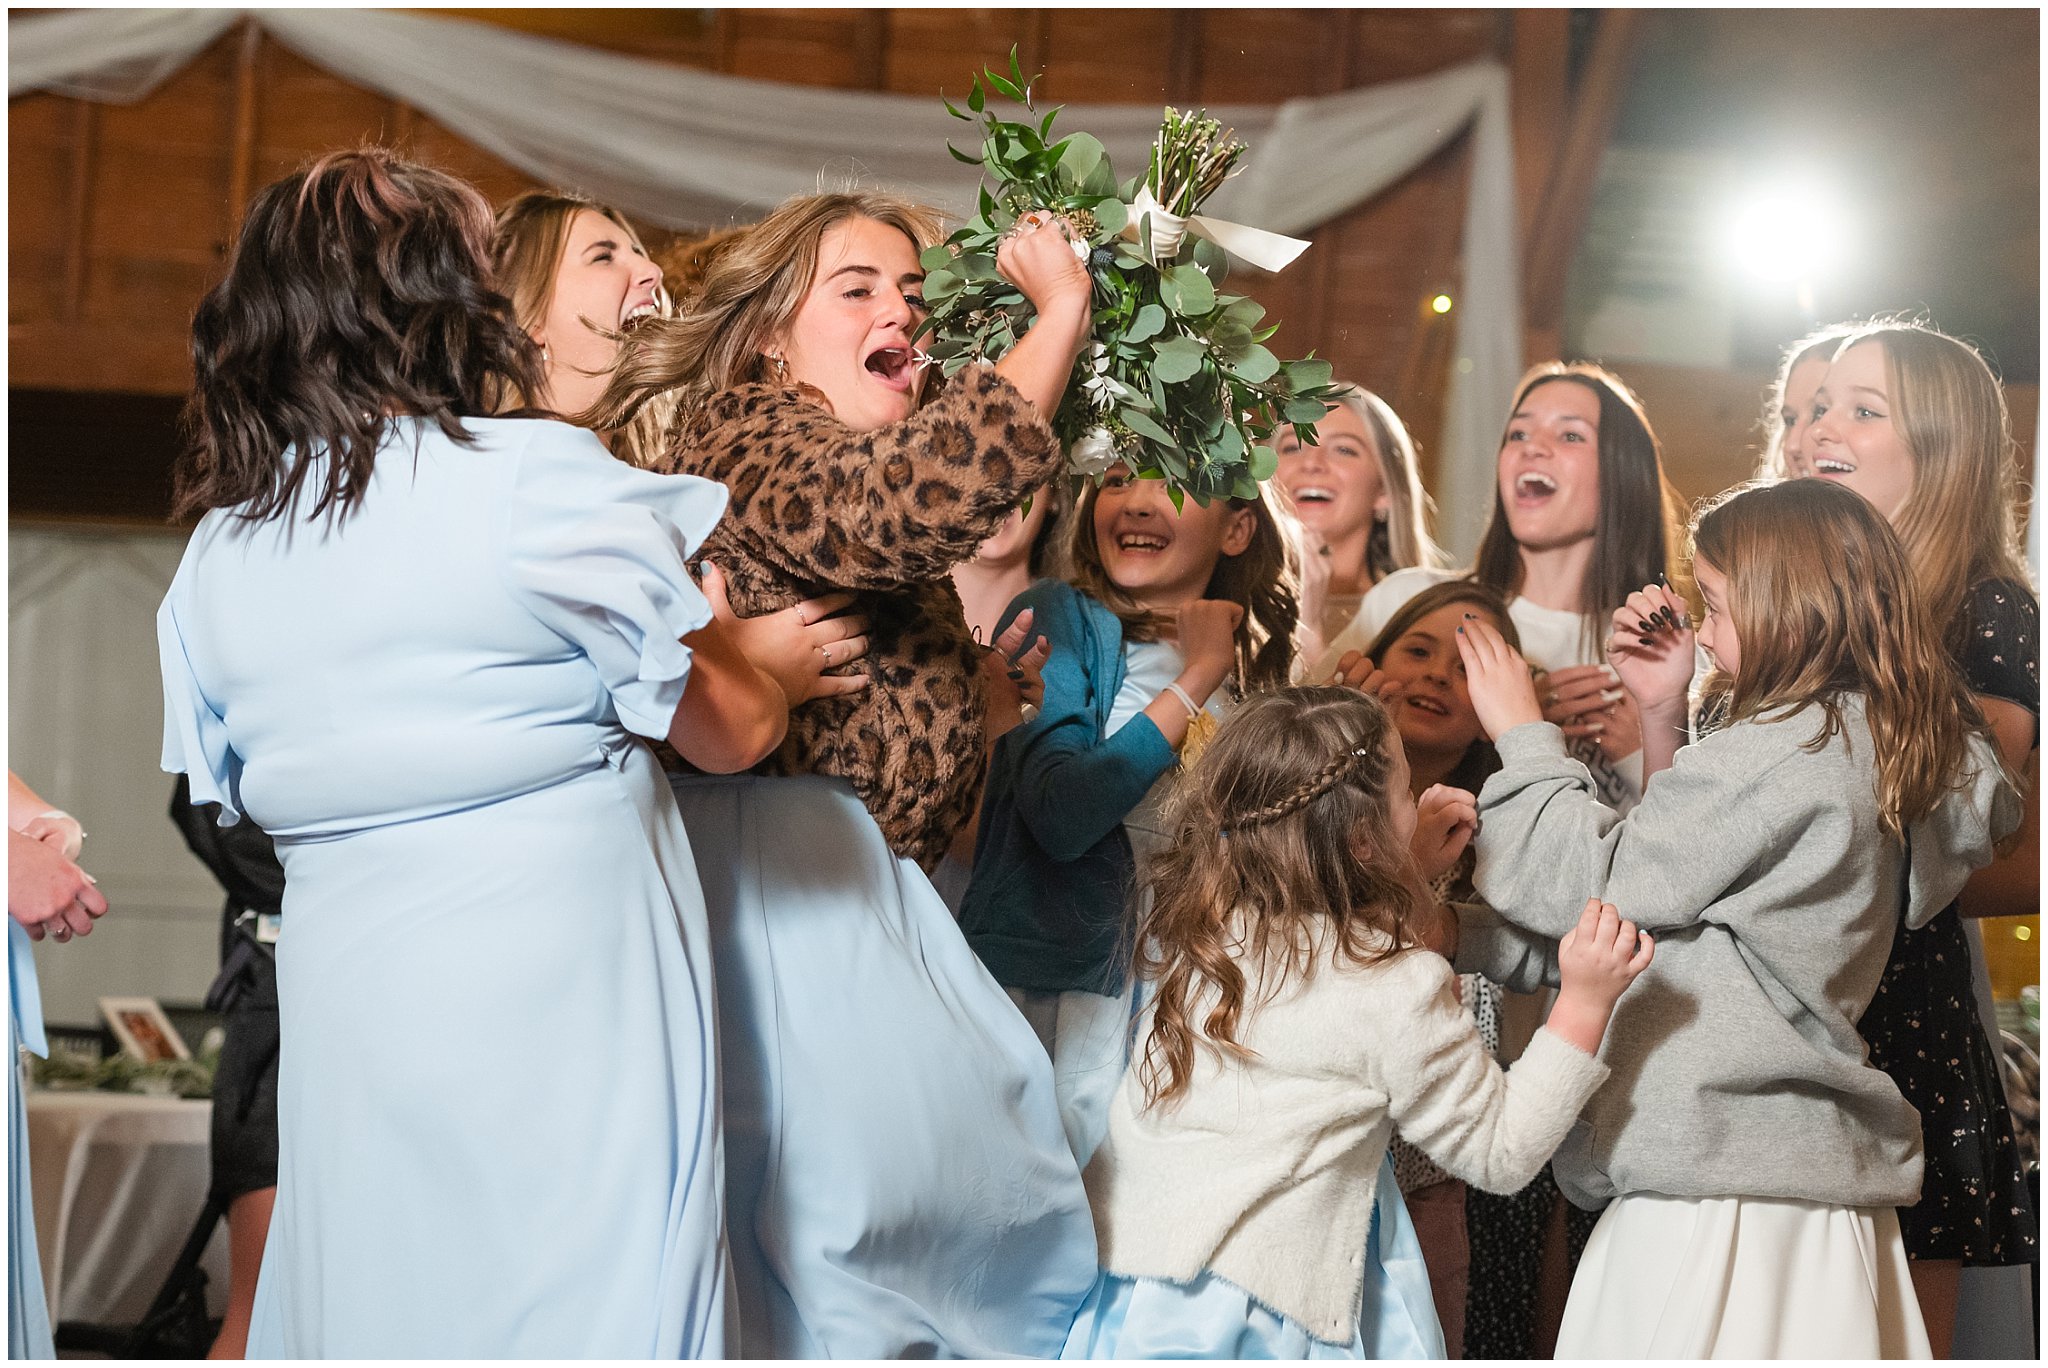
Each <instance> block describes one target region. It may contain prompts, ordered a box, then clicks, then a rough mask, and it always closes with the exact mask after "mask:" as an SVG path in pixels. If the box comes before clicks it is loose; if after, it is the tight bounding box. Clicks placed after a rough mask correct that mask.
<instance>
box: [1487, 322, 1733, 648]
mask: <svg viewBox="0 0 2048 1368" xmlns="http://www.w3.org/2000/svg"><path fill="white" fill-rule="evenodd" d="M1557 384H1570V385H1580V386H1583V387H1584V388H1586V389H1588V390H1591V391H1592V392H1593V395H1594V397H1595V398H1597V399H1598V400H1599V401H1600V442H1599V452H1598V456H1599V471H1600V511H1599V512H1598V514H1596V515H1595V517H1594V521H1593V563H1592V566H1591V567H1590V568H1589V569H1588V570H1587V572H1586V583H1585V586H1584V588H1583V590H1582V593H1581V598H1580V601H1579V612H1581V613H1583V614H1585V615H1586V640H1587V641H1588V642H1589V643H1592V644H1598V643H1599V642H1604V641H1605V640H1606V639H1607V620H1608V617H1609V616H1610V615H1611V614H1612V613H1613V612H1614V610H1615V609H1617V608H1619V607H1620V606H1621V605H1622V603H1623V602H1624V601H1625V600H1626V599H1627V598H1628V596H1629V595H1630V594H1632V593H1634V592H1635V591H1636V590H1638V589H1640V588H1642V587H1643V586H1644V585H1646V584H1651V583H1654V582H1655V581H1656V578H1657V576H1659V575H1661V574H1669V575H1670V577H1671V580H1672V582H1673V583H1674V584H1676V585H1678V587H1679V590H1680V592H1681V593H1683V594H1685V595H1686V597H1688V598H1691V597H1693V595H1692V594H1691V592H1690V589H1691V585H1690V582H1689V581H1688V580H1686V578H1685V575H1684V567H1683V566H1682V565H1681V564H1679V563H1677V562H1676V561H1674V560H1673V559H1672V553H1673V552H1674V551H1676V550H1677V549H1678V543H1679V531H1680V529H1681V528H1683V527H1684V526H1685V519H1684V517H1683V516H1682V513H1681V509H1682V507H1683V505H1682V504H1681V503H1680V501H1679V498H1678V493H1677V491H1676V490H1674V489H1673V488H1672V487H1671V482H1670V481H1669V480H1667V479H1665V478H1664V450H1663V448H1662V447H1661V446H1660V445H1658V442H1657V434H1656V432H1655V431H1654V430H1653V429H1652V428H1651V427H1650V420H1649V418H1648V416H1647V415H1645V414H1644V412H1643V405H1642V401H1641V400H1640V399H1637V398H1636V396H1635V391H1633V390H1631V389H1630V388H1629V387H1628V386H1627V385H1626V384H1623V383H1622V380H1621V377H1620V376H1618V375H1615V374H1614V373H1613V372H1612V371H1609V370H1607V369H1606V368H1604V367H1601V366H1596V365H1593V364H1591V363H1590V362H1585V361H1574V362H1572V363H1570V364H1569V365H1567V364H1566V363H1564V362H1562V361H1547V362H1545V363H1544V364H1542V365H1540V366H1536V367H1534V368H1532V369H1531V370H1530V371H1529V373H1528V374H1527V375H1524V376H1523V377H1522V383H1521V385H1520V386H1518V387H1517V388H1516V390H1515V402H1514V404H1513V405H1512V406H1511V407H1510V408H1509V409H1508V414H1509V418H1508V426H1512V425H1513V423H1514V417H1513V415H1514V414H1516V413H1519V412H1520V411H1521V408H1522V404H1523V402H1524V401H1525V400H1527V399H1528V397H1529V395H1530V394H1531V393H1533V392H1534V391H1535V390H1537V389H1539V388H1541V387H1542V386H1544V385H1557ZM1501 444H1502V445H1505V444H1506V428H1505V427H1504V428H1503V429H1502V443H1501ZM1496 450H1498V448H1496ZM1472 578H1473V579H1475V580H1478V581H1479V582H1480V583H1481V584H1484V585H1486V586H1487V587H1488V588H1489V589H1495V590H1498V591H1499V592H1500V593H1501V594H1502V595H1503V596H1504V597H1507V598H1513V597H1514V596H1515V595H1516V594H1517V593H1519V592H1520V591H1521V588H1522V551H1521V547H1520V545H1519V544H1517V543H1516V541H1515V534H1514V533H1513V532H1512V531H1511V530H1510V529H1509V527H1508V510H1507V506H1506V504H1504V503H1503V502H1502V501H1501V495H1500V480H1499V478H1498V476H1497V475H1496V478H1495V479H1494V482H1493V517H1492V518H1491V519H1490V520H1489V521H1488V522H1487V524H1486V535H1485V536H1483V537H1482V538H1480V541H1479V554H1478V555H1477V556H1475V557H1474V558H1473V562H1472Z"/></svg>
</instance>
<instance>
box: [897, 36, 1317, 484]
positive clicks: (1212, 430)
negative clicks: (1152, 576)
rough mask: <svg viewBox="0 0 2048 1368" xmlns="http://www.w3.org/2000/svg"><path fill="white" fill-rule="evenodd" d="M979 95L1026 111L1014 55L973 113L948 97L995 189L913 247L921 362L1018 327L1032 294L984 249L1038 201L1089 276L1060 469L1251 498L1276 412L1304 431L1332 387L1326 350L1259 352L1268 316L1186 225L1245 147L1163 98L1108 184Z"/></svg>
mask: <svg viewBox="0 0 2048 1368" xmlns="http://www.w3.org/2000/svg"><path fill="white" fill-rule="evenodd" d="M984 82H985V83H986V89H984ZM989 92H993V93H995V94H997V95H1002V96H1005V97H1007V98H1009V99H1011V100H1014V101H1016V102H1017V103H1018V104H1021V105H1022V106H1024V109H1025V111H1026V113H1027V115H1030V114H1035V113H1036V111H1035V110H1033V109H1032V104H1031V91H1030V87H1029V85H1028V84H1027V83H1026V82H1025V80H1024V77H1023V73H1022V71H1021V70H1020V69H1019V68H1018V65H1017V55H1016V53H1015V52H1014V51H1013V52H1012V53H1011V54H1010V71H1009V75H1008V76H1007V77H1005V76H1003V75H1001V74H999V73H997V72H995V71H984V72H983V73H982V74H981V76H979V77H976V78H975V80H974V82H973V85H972V87H971V88H970V91H969V94H968V97H967V109H968V110H969V111H971V113H970V112H962V111H961V110H959V109H957V108H955V107H954V106H953V105H952V103H951V102H948V103H947V105H946V109H947V111H948V112H949V113H951V114H952V115H953V116H954V117H956V118H959V119H962V120H966V121H967V122H970V123H971V122H973V121H974V115H981V116H982V123H983V128H984V135H983V139H982V145H981V154H980V156H979V157H975V156H970V155H969V154H967V153H965V152H962V151H960V150H959V149H957V148H952V147H949V148H948V149H947V150H948V151H950V152H952V154H953V155H954V157H956V158H958V159H959V160H960V161H963V162H966V163H968V164H970V165H979V166H981V167H982V168H983V169H984V171H985V172H986V174H987V177H988V179H989V180H991V181H993V182H994V188H993V189H990V188H989V187H988V186H986V185H984V186H983V188H982V190H981V193H980V199H979V204H978V212H977V213H976V214H975V216H974V217H973V218H972V219H970V220H968V222H967V223H966V224H965V225H963V226H962V227H961V228H960V230H959V231H958V232H956V233H954V234H953V235H952V236H951V237H950V238H948V239H947V240H946V241H945V242H944V243H942V244H940V245H938V246H936V247H933V248H931V249H930V250H928V251H927V252H925V254H924V258H923V262H922V264H923V266H924V268H925V272H926V275H925V282H924V294H925V299H926V301H927V303H929V305H930V306H931V316H930V317H929V318H928V319H927V320H926V321H925V324H924V326H923V328H922V329H920V335H924V334H929V335H930V338H931V341H930V343H929V344H928V350H929V351H930V353H931V356H932V359H933V361H934V362H935V363H937V364H938V365H939V366H940V367H941V368H942V369H943V370H944V372H945V373H946V374H947V375H951V374H953V373H954V372H955V371H957V370H959V369H960V368H961V367H962V366H965V365H967V364H968V363H969V362H971V361H979V360H989V361H992V360H995V359H996V358H998V357H1000V356H1001V355H1002V354H1003V353H1004V352H1006V351H1008V350H1009V348H1010V347H1011V346H1012V345H1013V344H1014V343H1015V342H1016V340H1017V338H1018V336H1019V335H1021V334H1022V333H1023V332H1024V330H1025V329H1026V328H1027V327H1028V326H1029V323H1030V319H1031V305H1030V304H1029V303H1028V302H1027V301H1026V300H1025V298H1024V296H1023V294H1022V293H1021V292H1020V291H1018V290H1017V289H1016V288H1015V287H1013V286H1012V285H1010V284H1009V282H1007V281H1005V280H1004V279H1003V278H1002V277H1001V276H1000V275H998V274H997V273H996V247H997V245H998V244H999V243H1000V242H1001V240H1002V238H1003V236H1004V234H1005V233H1007V232H1009V231H1010V229H1011V227H1012V225H1014V224H1015V223H1016V221H1017V220H1018V219H1019V218H1020V217H1022V216H1023V215H1025V214H1027V213H1030V212H1031V211H1033V210H1049V211H1051V212H1052V213H1054V214H1057V215H1059V216H1060V217H1061V218H1062V219H1064V220H1065V221H1066V225H1067V229H1068V232H1069V234H1070V235H1071V236H1072V237H1073V238H1074V240H1075V243H1076V248H1077V251H1080V252H1084V253H1085V254H1086V255H1085V259H1086V261H1087V265H1088V271H1089V274H1090V276H1091V277H1093V280H1094V305H1095V326H1094V333H1093V340H1092V341H1091V343H1090V345H1089V346H1088V347H1086V348H1085V349H1083V351H1082V353H1081V357H1080V359H1079V361H1078V362H1077V363H1076V365H1075V382H1074V383H1073V384H1071V385H1070V386H1069V387H1068V390H1067V396H1066V399H1065V401H1064V402H1063V403H1062V404H1061V405H1060V411H1059V413H1058V414H1057V415H1056V416H1055V417H1054V419H1053V430H1054V432H1055V433H1057V434H1058V436H1059V438H1060V440H1061V441H1062V442H1064V443H1065V444H1066V447H1067V458H1068V463H1069V465H1070V466H1071V467H1072V468H1073V469H1074V470H1075V471H1076V472H1078V473H1080V474H1083V475H1087V476H1090V477H1094V478H1100V476H1101V475H1102V473H1103V472H1104V471H1106V470H1107V469H1108V468H1109V467H1110V466H1111V465H1113V464H1115V463H1116V462H1118V461H1123V462H1126V463H1128V464H1129V465H1130V466H1131V467H1132V469H1133V470H1135V471H1136V472H1137V473H1139V474H1141V475H1157V476H1163V477H1164V478H1165V479H1166V480H1167V482H1168V484H1169V485H1170V486H1171V488H1172V489H1173V490H1174V491H1175V495H1176V498H1178V497H1179V495H1180V494H1181V493H1182V492H1185V493H1187V494H1192V495H1193V496H1194V497H1195V498H1196V500H1197V501H1199V502H1202V503H1207V502H1208V501H1209V500H1211V499H1215V498H1224V497H1235V498H1248V497H1251V496H1252V495H1253V494H1255V493H1257V490H1258V482H1259V481H1261V480H1264V479H1267V478H1269V477H1270V476H1271V475H1272V474H1273V470H1274V467H1275V465H1276V464H1277V462H1276V459H1275V457H1274V455H1273V451H1272V449H1271V448H1270V447H1268V446H1266V445H1265V443H1266V441H1267V440H1268V439H1269V438H1270V437H1271V435H1272V433H1273V432H1274V430H1275V429H1276V428H1277V427H1278V426H1279V425H1280V424H1281V423H1283V422H1284V423H1291V424H1294V425H1295V426H1296V428H1297V430H1298V431H1300V432H1301V435H1302V439H1303V440H1304V441H1310V442H1313V441H1314V440H1315V433H1314V425H1315V423H1316V422H1317V421H1319V420H1320V419H1321V418H1322V416H1323V413H1324V410H1325V408H1326V407H1327V404H1328V402H1329V399H1330V395H1331V387H1330V365H1329V363H1328V362H1327V361H1318V360H1315V359H1313V357H1311V358H1310V359H1307V360H1302V361H1282V360H1281V359H1280V358H1279V357H1277V356H1276V355H1274V353H1273V352H1272V351H1271V350H1269V349H1268V348H1267V347H1266V346H1265V343H1266V342H1267V340H1268V339H1270V338H1271V337H1272V335H1273V332H1274V327H1273V326H1272V325H1265V326H1262V323H1263V320H1264V317H1265V310H1264V309H1263V308H1261V307H1260V306H1259V305H1258V304H1257V303H1255V302H1254V301H1252V300H1250V299H1247V298H1245V297H1244V296H1242V295H1232V294H1224V293H1219V291H1218V290H1217V286H1218V285H1219V284H1220V283H1221V282H1222V281H1223V280H1224V279H1225V278H1226V276H1227V274H1228V272H1229V261H1228V258H1227V257H1226V255H1225V253H1224V251H1223V249H1222V248H1221V247H1219V246H1217V245H1216V244H1215V243H1214V242H1212V241H1210V240H1209V239H1208V238H1206V237H1204V236H1201V235H1200V228H1199V226H1198V227H1197V229H1196V231H1194V232H1186V231H1185V230H1186V229H1187V228H1188V221H1189V220H1190V219H1191V218H1192V216H1194V215H1195V214H1196V213H1197V212H1198V211H1199V210H1200V208H1201V205H1202V202H1203V201H1204V200H1205V199H1207V198H1208V196H1209V195H1210V194H1212V193H1214V191H1215V190H1216V188H1217V187H1218V186H1219V185H1221V184H1222V183H1223V181H1224V179H1225V178H1227V177H1228V176H1229V175H1230V174H1231V172H1232V171H1233V170H1234V169H1235V167H1236V164H1237V161H1238V159H1239V157H1240V156H1241V155H1242V154H1243V151H1244V146H1243V144H1241V143H1238V142H1235V141H1234V140H1233V139H1231V138H1230V136H1229V134H1228V133H1226V132H1225V131H1223V130H1222V129H1221V127H1220V126H1219V125H1218V124H1217V122H1216V121H1215V120H1214V119H1211V118H1209V117H1207V116H1206V115H1205V114H1202V113H1199V112H1198V113H1195V114H1182V113H1180V112H1178V111H1176V110H1173V109H1168V110H1167V111H1166V117H1165V121H1164V123H1163V124H1162V126H1161V128H1160V132H1159V137H1158V140H1157V141H1156V142H1155V144H1154V146H1153V150H1152V158H1151V165H1150V167H1149V168H1148V173H1147V175H1146V176H1145V177H1144V178H1143V179H1142V180H1141V179H1138V178H1133V179H1131V180H1128V181H1123V182H1119V181H1118V180H1117V179H1116V173H1115V171H1114V170H1113V169H1112V168H1111V166H1110V163H1109V157H1108V155H1107V154H1106V153H1105V152H1104V150H1103V147H1102V144H1101V142H1100V141H1098V140H1097V139H1096V138H1094V137H1092V136H1090V135H1089V134H1087V133H1073V134H1069V135H1068V136H1066V137H1064V138H1061V139H1060V140H1058V141H1057V142H1048V141H1047V139H1048V138H1050V137H1051V135H1052V123H1053V118H1054V116H1055V115H1056V114H1057V113H1058V110H1056V109H1055V110H1049V111H1047V112H1046V114H1045V116H1044V117H1043V118H1042V119H1040V120H1038V121H1037V122H1036V123H1032V122H1024V123H1013V122H1010V121H1008V120H1005V119H1001V118H999V117H997V116H996V115H995V114H994V113H993V112H990V111H988V110H987V107H986V106H987V99H988V93H989Z"/></svg>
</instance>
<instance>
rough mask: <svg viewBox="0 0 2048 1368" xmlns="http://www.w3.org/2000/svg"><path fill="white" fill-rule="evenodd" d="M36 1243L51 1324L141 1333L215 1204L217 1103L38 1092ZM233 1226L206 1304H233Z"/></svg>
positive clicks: (215, 1248) (211, 1250)
mask: <svg viewBox="0 0 2048 1368" xmlns="http://www.w3.org/2000/svg"><path fill="white" fill-rule="evenodd" d="M27 1103H28V1147H29V1165H30V1169H31V1174H30V1176H31V1180H32V1183H33V1186H34V1200H35V1217H36V1243H37V1247H38V1252H39V1253H40V1254H41V1255H42V1265H43V1288H44V1290H45V1291H46V1292H47V1293H48V1295H49V1299H50V1320H51V1323H52V1324H55V1323H58V1322H61V1321H87V1322H92V1323H95V1324H101V1325H133V1324H135V1323H136V1322H137V1321H139V1320H141V1319H142V1317H143V1314H144V1313H145V1312H147V1311H148V1309H149V1303H150V1301H151V1299H153V1298H154V1297H155V1296H156V1293H157V1290H158V1289H159V1288H161V1287H162V1286H163V1281H164V1277H165V1275H166V1274H168V1273H169V1272H170V1270H171V1265H172V1263H173V1262H175V1261H176V1259H177V1257H178V1251H179V1250H180V1249H182V1248H183V1247H184V1244H185V1240H186V1237H187V1236H189V1235H190V1234H191V1233H192V1227H193V1225H194V1223H196V1222H197V1221H198V1219H199V1213H200V1211H201V1209H202V1208H203V1207H204V1206H205V1205H206V1190H207V1187H208V1185H209V1181H210V1172H209V1169H208V1165H207V1128H208V1125H209V1123H210V1122H211V1119H212V1116H213V1104H212V1103H210V1102H204V1101H187V1100H185V1099H183V1098H178V1097H146V1096H142V1095H140V1094H134V1093H109V1092H97V1091H95V1092H63V1091H47V1090H42V1091H35V1092H31V1093H29V1094H28V1097H27ZM227 1249H228V1241H227V1223H226V1222H225V1221H223V1222H221V1224H220V1225H219V1226H218V1227H217V1228H216V1229H215V1231H214V1237H213V1241H212V1243H211V1244H209V1245H208V1246H207V1251H206V1258H205V1260H204V1262H203V1263H202V1265H201V1266H202V1267H204V1268H205V1270H206V1274H207V1279H208V1286H207V1304H208V1306H209V1308H210V1309H211V1311H212V1312H213V1314H215V1315H218V1314H219V1313H220V1311H221V1309H222V1308H223V1306H224V1305H225V1304H226V1300H227V1281H228V1257H227Z"/></svg>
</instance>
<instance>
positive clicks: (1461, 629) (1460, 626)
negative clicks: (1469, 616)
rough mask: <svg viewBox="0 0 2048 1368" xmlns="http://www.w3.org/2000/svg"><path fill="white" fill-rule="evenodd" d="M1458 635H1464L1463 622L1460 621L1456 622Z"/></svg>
mask: <svg viewBox="0 0 2048 1368" xmlns="http://www.w3.org/2000/svg"><path fill="white" fill-rule="evenodd" d="M1458 635H1459V636H1463V635H1465V624H1464V623H1462V622H1461V623H1459V624H1458Z"/></svg>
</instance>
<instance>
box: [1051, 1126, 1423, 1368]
mask: <svg viewBox="0 0 2048 1368" xmlns="http://www.w3.org/2000/svg"><path fill="white" fill-rule="evenodd" d="M1365 1249H1366V1259H1365V1296H1364V1299H1363V1300H1362V1301H1361V1303H1360V1305H1359V1311H1358V1329H1357V1332H1356V1333H1355V1334H1354V1335H1353V1336H1352V1337H1351V1342H1350V1343H1349V1344H1335V1343H1332V1342H1331V1341H1329V1340H1321V1339H1317V1338H1316V1337H1315V1336H1313V1335H1311V1334H1309V1332H1308V1331H1307V1330H1306V1329H1304V1328H1303V1327H1302V1325H1301V1323H1300V1322H1299V1321H1295V1320H1291V1319H1289V1318H1288V1317H1286V1316H1283V1315H1281V1314H1280V1313H1279V1312H1277V1311H1274V1310H1272V1309H1271V1308H1270V1307H1266V1306H1261V1305H1260V1304H1259V1302H1258V1301H1257V1300H1256V1299H1255V1298H1253V1296H1252V1295H1251V1294H1250V1293H1249V1292H1246V1291H1245V1290H1244V1289H1243V1288H1241V1287H1238V1286H1236V1285H1235V1284H1233V1283H1228V1282H1225V1281H1224V1280H1223V1279H1221V1278H1219V1277H1217V1276H1215V1275H1214V1274H1212V1273H1204V1274H1202V1275H1201V1276H1200V1277H1198V1278H1196V1279H1194V1281H1192V1282H1187V1283H1172V1282H1165V1281H1163V1280H1161V1279H1157V1278H1124V1277H1119V1276H1117V1275H1116V1274H1113V1273H1104V1274H1103V1275H1102V1277H1101V1280H1100V1281H1098V1282H1097V1283H1096V1285H1095V1290H1094V1291H1093V1292H1092V1293H1090V1294H1089V1297H1088V1302H1087V1304H1086V1305H1085V1306H1083V1307H1082V1308H1081V1312H1080V1314H1079V1315H1078V1316H1077V1317H1075V1320H1074V1328H1073V1332H1072V1334H1071V1335H1069V1336H1068V1339H1067V1345H1066V1349H1065V1350H1064V1352H1063V1353H1062V1354H1061V1355H1060V1356H1061V1357H1062V1358H1069V1359H1440V1358H1442V1357H1444V1332H1443V1327H1442V1326H1441V1325H1440V1324H1439V1323H1438V1322H1437V1317H1436V1303H1435V1301H1434V1300H1433V1299H1432V1298H1431V1296H1430V1290H1429V1270H1428V1268H1427V1267H1425V1266H1424V1264H1423V1261H1422V1245H1421V1242H1420V1241H1419V1240H1418V1239H1417V1238H1416V1235H1415V1225H1414V1223H1413V1222H1412V1221H1410V1220H1409V1218H1408V1207H1407V1205H1406V1204H1405V1203H1404V1202H1403V1201H1402V1200H1401V1188H1400V1185H1399V1184H1398V1183H1396V1182H1395V1181H1394V1161H1393V1160H1392V1159H1391V1158H1384V1159H1382V1160H1381V1161H1380V1176H1379V1186H1378V1189H1377V1192H1376V1194H1375V1196H1374V1201H1373V1210H1372V1227H1371V1229H1370V1230H1369V1231H1368V1232H1367V1234H1366V1237H1365Z"/></svg>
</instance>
